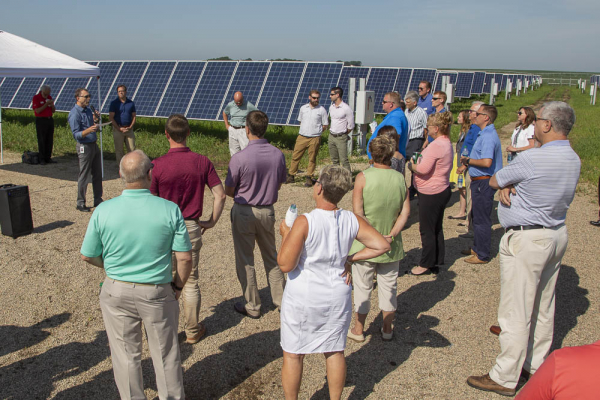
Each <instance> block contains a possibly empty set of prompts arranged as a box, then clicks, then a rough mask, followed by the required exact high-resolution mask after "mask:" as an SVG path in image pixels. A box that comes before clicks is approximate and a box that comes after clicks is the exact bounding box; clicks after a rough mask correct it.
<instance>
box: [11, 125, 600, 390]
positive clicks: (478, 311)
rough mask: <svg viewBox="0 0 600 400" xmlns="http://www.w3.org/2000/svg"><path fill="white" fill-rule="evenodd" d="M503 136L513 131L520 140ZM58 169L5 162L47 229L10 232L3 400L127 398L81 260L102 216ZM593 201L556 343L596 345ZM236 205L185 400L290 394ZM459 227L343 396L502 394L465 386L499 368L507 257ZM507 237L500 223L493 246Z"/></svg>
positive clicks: (219, 243)
mask: <svg viewBox="0 0 600 400" xmlns="http://www.w3.org/2000/svg"><path fill="white" fill-rule="evenodd" d="M504 128H505V129H504V130H503V132H505V131H506V132H512V128H508V127H504ZM503 139H504V140H506V138H504V134H503ZM58 161H59V164H56V165H47V166H29V165H23V164H21V163H20V156H19V155H18V154H14V153H6V154H5V164H4V165H2V166H0V183H7V182H10V183H15V184H25V185H28V186H29V188H30V191H31V203H32V211H33V218H34V224H35V226H36V229H35V231H34V233H33V234H31V235H28V236H25V237H21V238H18V239H16V240H13V239H11V238H9V237H6V236H0V281H1V282H2V284H1V285H0V302H1V304H2V307H1V308H0V337H2V341H1V343H0V397H1V398H10V399H20V398H60V399H83V398H85V399H107V398H118V395H117V392H116V387H115V385H114V380H113V376H112V368H111V363H110V353H109V349H108V343H107V339H106V335H105V333H104V326H103V323H102V317H101V313H100V309H99V304H98V298H97V295H98V284H99V282H100V281H101V280H102V277H103V271H101V270H99V269H97V268H94V267H91V266H88V265H86V264H84V263H83V262H81V261H80V260H79V248H80V245H81V241H82V238H83V235H84V233H85V230H86V227H87V222H88V220H89V217H90V216H89V214H83V213H80V212H78V211H76V210H75V198H76V177H77V159H76V158H74V157H67V158H63V159H59V160H58ZM106 164H107V165H106V168H107V171H108V173H107V175H106V179H105V182H104V190H105V198H111V197H115V196H118V195H119V194H120V192H121V190H122V184H121V182H120V181H119V179H117V178H116V166H115V164H114V161H107V163H106ZM354 167H355V168H364V167H365V165H355V166H354ZM90 192H91V189H90ZM90 194H91V193H90ZM350 197H351V196H349V195H347V196H346V197H345V198H344V199H343V201H342V202H341V206H342V207H344V208H346V209H350V208H351V207H350V200H351V199H350ZM590 200H591V198H590V197H586V196H585V195H582V194H577V196H576V198H575V201H574V203H573V205H572V207H571V210H570V211H569V215H568V219H567V225H568V227H569V241H570V243H569V249H568V251H567V254H566V255H565V258H564V266H563V268H562V270H561V274H560V277H559V281H558V288H557V301H556V304H557V310H556V313H557V318H556V335H555V336H556V338H555V346H557V347H562V346H568V345H581V344H586V343H591V342H593V341H595V340H597V339H598V334H597V332H598V326H600V314H599V313H598V308H599V304H600V283H599V280H598V279H597V276H598V273H599V271H598V269H599V266H598V259H599V258H600V251H599V250H598V248H597V246H591V245H590V239H592V241H593V242H594V243H595V242H596V241H597V240H596V239H594V238H595V237H597V236H598V235H599V234H600V230H598V228H594V227H592V226H590V225H589V224H588V221H589V220H590V219H592V218H594V217H595V216H596V215H597V211H598V210H597V206H596V205H594V204H593V202H591V201H590ZM292 202H293V203H296V204H298V207H299V209H300V211H301V212H306V211H309V210H311V209H312V208H313V202H312V199H311V196H310V189H306V188H304V187H302V186H300V185H285V186H284V187H283V188H282V190H281V192H280V200H279V202H278V203H277V205H276V214H277V216H278V217H279V218H283V216H284V213H285V210H286V208H287V207H288V205H289V204H290V203H292ZM211 205H212V198H211V197H210V195H207V199H206V202H205V213H210V207H211ZM413 206H415V204H413ZM230 208H231V201H230V200H228V202H227V205H226V210H225V212H224V215H223V218H222V219H221V221H219V223H218V224H217V226H216V227H215V228H214V229H212V230H210V231H208V232H207V233H206V235H205V237H204V246H203V248H202V251H201V277H200V282H201V288H202V301H203V304H202V311H201V315H202V318H203V319H204V323H205V325H206V326H207V329H208V336H207V337H206V338H205V339H204V340H202V341H201V342H200V343H199V344H197V345H194V346H191V345H187V344H182V345H181V353H182V358H183V365H184V380H185V387H186V393H187V395H188V398H190V399H206V398H220V397H224V398H232V399H239V398H243V399H254V398H265V399H271V398H282V397H283V392H282V388H281V383H280V369H281V363H282V359H281V349H280V347H279V313H278V312H277V311H275V310H274V309H273V306H272V304H271V302H270V299H269V296H268V289H267V288H266V281H265V277H264V272H263V271H264V270H263V268H262V262H261V258H260V256H259V254H258V252H257V254H256V263H257V265H256V267H257V271H258V283H259V286H260V287H261V288H262V289H261V295H262V296H263V299H264V300H263V306H264V307H265V314H264V316H263V317H262V318H261V319H260V320H249V319H247V318H246V319H243V318H241V317H240V316H239V315H238V314H236V313H235V312H234V311H233V304H234V302H235V301H239V299H240V296H241V290H240V287H239V284H238V282H237V279H236V276H235V268H234V255H233V248H232V241H231V227H230V224H229V218H228V216H227V213H228V212H229V210H230ZM449 208H450V209H449V210H447V215H451V213H456V212H457V208H458V197H457V194H456V193H454V195H453V197H452V200H451V205H450V207H449ZM417 221H418V215H417V212H416V210H413V211H412V215H411V217H410V220H409V226H408V227H407V228H406V230H405V231H404V232H403V234H402V235H403V242H404V248H405V251H406V253H407V256H406V258H405V260H403V262H402V264H401V269H402V271H406V270H408V269H409V268H411V267H412V266H414V265H416V263H417V261H418V259H419V256H420V251H421V244H420V236H419V231H418V223H417ZM455 229H456V223H454V222H452V221H450V220H446V221H445V226H444V234H445V237H446V246H447V247H446V265H447V269H446V270H444V271H442V272H441V273H440V274H439V275H438V276H437V277H436V276H428V277H421V278H418V277H413V276H408V275H403V276H401V277H400V278H399V279H398V306H399V308H398V311H397V315H396V322H395V333H394V335H395V336H394V340H393V341H392V342H383V341H382V340H381V338H380V335H379V334H378V332H379V327H380V326H381V317H380V316H379V315H378V313H379V311H378V307H377V300H376V299H377V294H376V293H374V294H373V301H372V312H371V313H370V314H369V317H368V319H367V332H366V333H367V341H366V342H365V343H362V344H356V343H349V344H348V347H347V351H346V356H347V363H348V377H347V383H346V387H345V390H344V398H349V397H351V398H367V397H368V398H373V399H375V398H380V399H391V398H401V399H414V398H419V399H421V398H431V399H434V398H435V399H440V398H448V399H459V398H460V399H487V398H490V399H491V398H497V396H495V395H491V394H490V395H486V394H483V393H481V392H477V391H475V390H473V389H471V388H469V387H468V386H467V385H466V384H465V379H466V377H467V376H468V375H471V374H483V373H485V372H487V371H488V370H489V368H490V367H491V366H492V364H493V361H494V359H495V357H496V355H497V354H498V352H499V344H498V340H497V338H496V337H495V336H492V335H490V334H489V333H488V332H487V329H488V327H489V326H490V325H491V324H493V323H496V312H497V307H498V297H499V269H498V257H497V255H496V254H495V258H494V259H493V261H492V262H491V263H490V264H488V265H485V266H481V267H479V266H472V265H469V264H466V263H464V262H463V261H462V258H461V257H462V256H461V255H460V250H462V249H463V248H466V247H467V246H468V245H469V241H468V240H466V239H462V238H459V237H458V234H457V233H456V232H455ZM501 236H502V229H501V228H500V226H499V224H498V223H497V221H495V225H494V226H493V249H497V248H498V242H499V240H500V237H501ZM278 245H279V244H278ZM494 253H495V252H494ZM146 348H147V347H145V349H146ZM142 364H143V368H144V376H145V385H146V387H147V388H148V389H147V395H148V396H149V397H150V398H155V397H156V390H155V389H156V388H155V385H154V373H153V369H152V365H151V361H150V358H149V354H148V352H147V350H145V351H144V354H143V362H142ZM324 377H325V368H324V361H323V357H322V356H309V357H306V360H305V367H304V378H303V382H302V391H301V394H300V397H301V398H313V399H320V398H326V397H327V387H326V384H325V379H324Z"/></svg>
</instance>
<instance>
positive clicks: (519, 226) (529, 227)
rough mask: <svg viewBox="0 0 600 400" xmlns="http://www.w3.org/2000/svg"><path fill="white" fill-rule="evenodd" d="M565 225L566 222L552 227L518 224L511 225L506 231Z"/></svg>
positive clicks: (556, 227)
mask: <svg viewBox="0 0 600 400" xmlns="http://www.w3.org/2000/svg"><path fill="white" fill-rule="evenodd" d="M563 226H564V224H559V225H557V226H554V227H552V228H548V227H545V226H543V225H516V226H509V227H508V228H506V229H505V230H504V231H505V232H508V231H528V230H530V229H558V228H562V227H563Z"/></svg>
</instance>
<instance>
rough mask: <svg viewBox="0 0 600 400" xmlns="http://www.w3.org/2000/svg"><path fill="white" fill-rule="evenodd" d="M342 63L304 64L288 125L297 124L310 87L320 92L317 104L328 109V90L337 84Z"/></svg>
mask: <svg viewBox="0 0 600 400" xmlns="http://www.w3.org/2000/svg"><path fill="white" fill-rule="evenodd" d="M342 67H343V64H342V63H317V62H309V63H308V64H307V65H306V70H305V71H304V76H303V77H302V82H301V83H300V89H299V90H298V95H297V96H296V99H295V100H294V105H293V107H292V112H291V114H290V118H289V120H288V124H289V125H298V114H299V113H300V107H302V106H303V105H304V104H306V103H308V96H309V95H310V91H311V90H312V89H315V90H318V91H319V92H320V93H321V100H320V102H319V104H321V105H322V106H323V107H325V110H327V111H329V106H330V105H331V101H330V100H329V90H330V89H331V88H332V87H335V86H337V83H338V80H339V79H340V74H341V73H342Z"/></svg>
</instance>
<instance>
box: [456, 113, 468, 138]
mask: <svg viewBox="0 0 600 400" xmlns="http://www.w3.org/2000/svg"><path fill="white" fill-rule="evenodd" d="M470 111H471V110H462V111H461V112H459V113H458V114H459V115H462V117H463V122H462V125H461V126H460V131H461V133H466V132H468V131H469V129H470V128H471V117H470V116H469V114H470Z"/></svg>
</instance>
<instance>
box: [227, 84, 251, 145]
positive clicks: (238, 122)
mask: <svg viewBox="0 0 600 400" xmlns="http://www.w3.org/2000/svg"><path fill="white" fill-rule="evenodd" d="M254 110H258V108H256V107H255V106H254V104H252V103H250V102H249V101H246V100H244V95H243V94H242V92H235V94H234V95H233V101H230V102H229V104H227V106H225V108H224V109H223V121H224V122H225V129H227V131H228V132H229V153H230V154H231V155H232V156H233V155H234V154H235V153H237V152H239V151H242V150H244V149H245V148H246V146H248V137H247V136H246V129H245V128H246V116H247V115H248V113H249V112H250V111H254Z"/></svg>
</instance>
